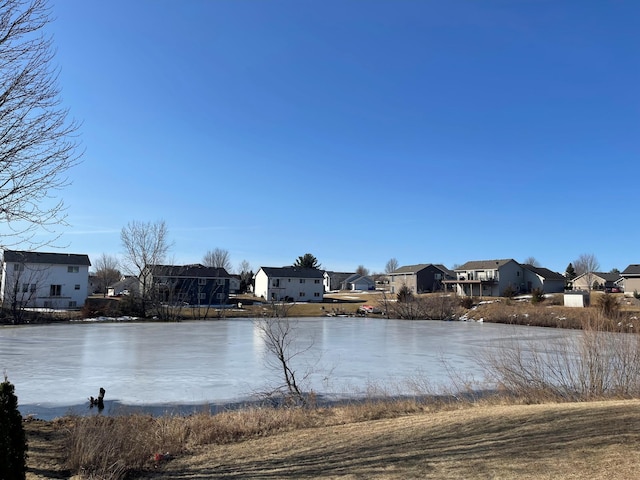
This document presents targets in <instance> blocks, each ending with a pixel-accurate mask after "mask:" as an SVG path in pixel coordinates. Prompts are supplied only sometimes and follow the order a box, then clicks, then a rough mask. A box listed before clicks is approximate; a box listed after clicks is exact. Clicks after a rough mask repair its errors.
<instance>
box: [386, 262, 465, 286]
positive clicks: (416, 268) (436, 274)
mask: <svg viewBox="0 0 640 480" xmlns="http://www.w3.org/2000/svg"><path fill="white" fill-rule="evenodd" d="M387 277H388V279H389V290H390V292H391V293H398V292H399V291H400V288H402V286H403V285H406V286H407V287H408V288H409V289H410V290H411V291H412V292H414V293H425V292H437V291H439V290H443V288H444V281H445V280H453V279H455V278H456V277H455V273H454V272H452V271H451V270H449V269H448V268H447V267H445V266H444V265H440V264H434V263H421V264H418V265H405V266H403V267H400V268H398V269H396V270H394V271H393V272H391V273H388V274H387Z"/></svg>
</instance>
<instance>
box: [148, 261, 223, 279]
mask: <svg viewBox="0 0 640 480" xmlns="http://www.w3.org/2000/svg"><path fill="white" fill-rule="evenodd" d="M149 269H150V270H151V273H152V274H153V275H155V276H158V277H177V278H179V277H183V278H227V277H229V274H228V273H227V271H226V270H225V269H224V268H214V267H205V266H204V265H201V264H199V263H196V264H193V265H150V266H149Z"/></svg>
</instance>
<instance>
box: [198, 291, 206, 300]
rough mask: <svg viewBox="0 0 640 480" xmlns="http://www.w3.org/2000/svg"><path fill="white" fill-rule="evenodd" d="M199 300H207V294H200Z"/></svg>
mask: <svg viewBox="0 0 640 480" xmlns="http://www.w3.org/2000/svg"><path fill="white" fill-rule="evenodd" d="M198 298H199V299H200V300H205V299H206V298H207V294H206V293H204V292H201V293H199V294H198Z"/></svg>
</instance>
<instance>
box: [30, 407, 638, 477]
mask: <svg viewBox="0 0 640 480" xmlns="http://www.w3.org/2000/svg"><path fill="white" fill-rule="evenodd" d="M56 425H60V424H56V423H55V422H42V421H28V422H26V423H25V426H26V429H27V435H28V439H29V446H30V450H29V452H30V453H29V461H28V464H29V472H28V474H27V479H31V480H33V479H61V478H75V479H80V478H89V477H81V476H72V475H71V473H70V472H68V471H66V470H65V468H64V465H63V464H62V459H63V457H64V451H65V440H64V436H65V433H64V432H65V430H64V428H57V427H56ZM151 454H152V452H149V456H151ZM639 467H640V401H639V400H625V401H604V402H591V403H561V404H541V405H481V406H480V405H478V406H466V407H464V408H456V409H452V410H444V411H438V412H429V413H427V412H424V413H418V414H410V415H402V416H399V417H396V418H387V419H380V420H371V421H362V422H356V423H344V424H336V425H330V426H323V427H315V428H302V429H297V430H294V431H289V432H283V433H276V434H273V435H271V436H267V437H264V438H252V439H249V440H246V441H241V442H238V443H231V444H222V445H220V444H219V445H199V446H189V445H186V449H185V452H184V453H181V454H178V455H176V456H175V457H173V458H171V459H170V460H167V461H161V462H159V463H158V464H157V466H156V467H155V468H151V469H150V470H148V471H146V472H143V473H140V474H138V475H133V476H129V477H128V478H140V479H142V478H146V479H175V480H205V479H264V480H266V479H380V480H390V479H418V478H420V479H496V480H497V479H587V478H588V479H635V478H638V475H639V473H638V469H639ZM94 478H96V477H94ZM102 478H106V477H102Z"/></svg>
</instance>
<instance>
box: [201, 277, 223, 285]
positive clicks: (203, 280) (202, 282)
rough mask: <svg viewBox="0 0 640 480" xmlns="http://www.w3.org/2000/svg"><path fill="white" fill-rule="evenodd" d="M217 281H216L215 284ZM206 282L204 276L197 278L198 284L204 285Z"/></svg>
mask: <svg viewBox="0 0 640 480" xmlns="http://www.w3.org/2000/svg"><path fill="white" fill-rule="evenodd" d="M217 283H218V282H216V284H217ZM206 284H207V279H206V278H199V279H198V285H206Z"/></svg>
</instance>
